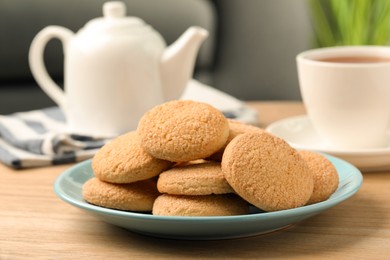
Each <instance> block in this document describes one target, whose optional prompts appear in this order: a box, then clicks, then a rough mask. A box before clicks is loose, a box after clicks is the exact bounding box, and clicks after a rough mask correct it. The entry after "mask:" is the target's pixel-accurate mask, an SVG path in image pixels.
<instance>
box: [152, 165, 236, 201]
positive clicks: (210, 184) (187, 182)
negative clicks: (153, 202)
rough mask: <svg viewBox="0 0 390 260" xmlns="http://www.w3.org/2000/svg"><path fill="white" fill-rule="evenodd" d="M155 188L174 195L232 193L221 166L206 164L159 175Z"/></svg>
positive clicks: (175, 169)
mask: <svg viewBox="0 0 390 260" xmlns="http://www.w3.org/2000/svg"><path fill="white" fill-rule="evenodd" d="M157 188H158V190H159V191H160V192H161V193H168V194H174V195H210V194H225V193H233V192H234V191H233V189H232V187H230V185H229V184H228V183H227V181H226V179H225V177H224V176H223V173H222V170H221V164H220V163H217V162H207V163H200V164H190V165H184V166H176V167H174V168H171V169H169V170H167V171H165V172H163V173H161V174H160V176H159V179H158V182H157Z"/></svg>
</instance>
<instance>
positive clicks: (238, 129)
mask: <svg viewBox="0 0 390 260" xmlns="http://www.w3.org/2000/svg"><path fill="white" fill-rule="evenodd" d="M227 120H228V123H229V136H228V138H227V141H226V143H225V145H224V146H223V147H222V148H221V149H220V150H219V151H218V152H216V153H215V154H213V155H211V156H210V158H209V159H210V160H214V161H219V162H220V161H221V160H222V156H223V152H224V151H225V148H226V146H227V145H228V144H229V143H230V141H232V140H233V139H234V137H236V136H238V135H240V134H244V133H262V132H264V129H262V128H260V127H256V126H253V125H249V124H245V123H242V122H240V121H237V120H234V119H227Z"/></svg>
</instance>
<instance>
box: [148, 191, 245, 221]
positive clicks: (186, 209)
mask: <svg viewBox="0 0 390 260" xmlns="http://www.w3.org/2000/svg"><path fill="white" fill-rule="evenodd" d="M248 212H249V206H248V203H247V202H246V201H244V200H242V199H241V198H240V197H238V196H237V195H234V194H224V195H204V196H185V195H169V194H164V195H160V196H159V197H158V198H157V199H156V200H155V202H154V205H153V215H163V216H231V215H243V214H248Z"/></svg>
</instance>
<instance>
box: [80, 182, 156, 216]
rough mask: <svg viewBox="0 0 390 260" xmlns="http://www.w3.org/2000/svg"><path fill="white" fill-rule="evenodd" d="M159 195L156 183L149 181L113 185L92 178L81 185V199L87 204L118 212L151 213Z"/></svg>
mask: <svg viewBox="0 0 390 260" xmlns="http://www.w3.org/2000/svg"><path fill="white" fill-rule="evenodd" d="M159 195H160V194H159V192H158V191H157V187H156V183H155V182H153V181H151V180H145V181H139V182H135V183H130V184H114V183H108V182H104V181H101V180H99V179H97V178H92V179H89V180H88V181H87V182H86V183H85V184H84V185H83V197H84V199H85V200H86V201H87V202H89V203H91V204H94V205H97V206H101V207H105V208H112V209H119V210H128V211H151V210H152V208H153V203H154V201H155V199H156V198H157V197H158V196H159Z"/></svg>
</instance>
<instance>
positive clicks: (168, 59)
mask: <svg viewBox="0 0 390 260" xmlns="http://www.w3.org/2000/svg"><path fill="white" fill-rule="evenodd" d="M125 13H126V8H125V5H124V4H123V3H122V2H107V3H105V4H104V6H103V14H104V16H103V17H100V18H95V19H93V20H91V21H89V22H88V23H87V24H86V25H85V26H84V28H82V29H81V30H80V31H79V32H78V33H77V34H74V33H73V32H72V31H70V30H68V29H66V28H63V27H59V26H48V27H46V28H45V29H43V30H42V31H40V32H39V33H38V34H37V35H36V37H35V38H34V40H33V42H32V44H31V47H30V53H29V62H30V68H31V71H32V74H33V76H34V78H35V80H36V81H37V83H38V84H39V86H40V87H41V88H42V89H43V90H44V91H45V92H46V93H47V94H48V95H49V96H50V97H51V98H52V99H53V100H54V101H55V102H56V103H57V104H58V105H59V107H60V108H61V109H62V110H63V111H64V113H65V116H66V120H67V126H68V129H67V131H69V132H71V133H76V134H82V135H90V136H100V137H111V136H116V135H118V134H121V133H124V132H127V131H130V130H134V129H135V128H136V127H137V123H138V120H139V118H140V117H141V116H142V114H143V113H144V112H145V111H146V110H148V109H150V108H151V107H153V106H155V105H158V104H161V103H163V102H165V101H168V100H171V99H177V98H179V97H180V95H181V94H182V92H183V90H184V88H185V86H186V84H187V82H188V80H189V79H190V77H191V76H192V73H193V67H194V63H195V60H196V55H197V52H198V49H199V47H200V45H201V43H202V42H203V40H204V39H205V38H206V37H207V35H208V32H207V31H206V30H204V29H202V28H199V27H190V28H189V29H188V30H187V31H186V32H185V33H184V34H183V35H182V36H181V37H180V38H179V39H178V40H176V42H174V43H173V44H172V45H171V46H169V47H168V48H166V44H165V42H164V40H163V38H162V37H161V36H160V35H159V34H158V33H157V32H156V31H155V30H153V29H152V27H151V26H149V25H146V24H145V23H144V22H143V21H142V20H141V19H139V18H136V17H125ZM52 38H58V39H60V40H61V41H62V43H63V49H64V70H65V71H64V90H62V89H61V88H60V87H59V86H58V85H57V84H56V83H55V82H54V81H53V80H52V79H51V78H50V76H49V74H48V73H47V70H46V68H45V66H44V62H43V52H44V48H45V45H46V44H47V42H48V41H49V40H50V39H52Z"/></svg>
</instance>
